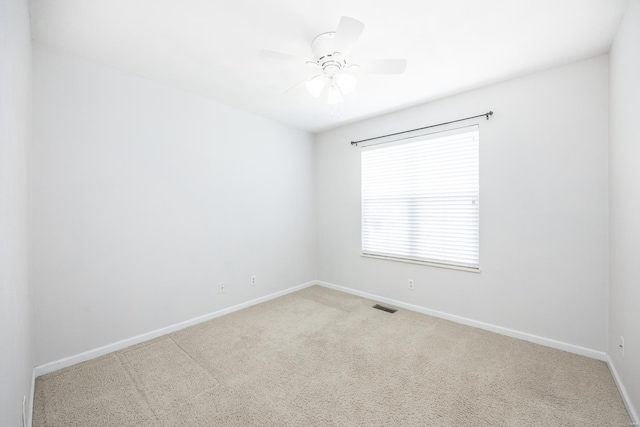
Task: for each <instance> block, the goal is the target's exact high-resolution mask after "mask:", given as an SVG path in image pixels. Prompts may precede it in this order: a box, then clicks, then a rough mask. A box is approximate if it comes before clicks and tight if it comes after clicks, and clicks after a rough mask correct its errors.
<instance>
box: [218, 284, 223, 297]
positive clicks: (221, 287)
mask: <svg viewBox="0 0 640 427" xmlns="http://www.w3.org/2000/svg"><path fill="white" fill-rule="evenodd" d="M218 292H219V293H221V294H224V293H225V290H224V283H220V290H219V291H218Z"/></svg>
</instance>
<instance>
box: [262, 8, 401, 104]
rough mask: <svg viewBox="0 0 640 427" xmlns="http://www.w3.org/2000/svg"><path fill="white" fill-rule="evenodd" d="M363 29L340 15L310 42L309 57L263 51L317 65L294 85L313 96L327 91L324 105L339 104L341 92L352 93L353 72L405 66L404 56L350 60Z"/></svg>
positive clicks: (270, 55) (390, 70)
mask: <svg viewBox="0 0 640 427" xmlns="http://www.w3.org/2000/svg"><path fill="white" fill-rule="evenodd" d="M362 30H364V24H363V23H362V22H360V21H358V20H357V19H354V18H350V17H348V16H343V17H342V18H341V19H340V22H339V23H338V28H337V29H336V31H331V32H328V33H322V34H320V35H318V36H316V38H314V39H313V41H312V42H311V51H312V52H313V58H314V59H312V60H306V59H303V58H300V57H298V56H294V55H289V54H288V53H282V52H278V51H274V50H262V51H261V54H262V55H263V56H265V57H268V58H273V59H277V60H280V61H287V62H290V63H297V64H299V65H304V64H306V65H307V66H310V67H313V68H317V69H318V74H317V75H315V76H313V77H312V78H310V79H309V80H305V81H303V82H301V83H298V84H296V85H295V86H293V87H292V88H290V89H287V90H286V91H285V93H287V92H289V91H291V90H292V89H293V88H295V87H298V86H300V85H302V84H305V85H306V87H307V91H308V92H309V93H310V94H311V95H312V96H314V97H316V98H317V97H320V95H322V94H323V93H326V100H327V104H331V105H334V104H339V103H341V102H342V101H343V95H347V94H349V93H351V92H352V91H353V90H354V89H355V86H356V83H357V79H356V76H355V74H357V73H366V74H402V73H403V72H404V70H405V69H406V68H407V60H406V59H378V60H368V61H357V62H352V61H351V60H350V59H349V58H348V55H349V53H350V52H351V50H352V49H353V47H354V46H355V44H356V42H357V41H358V39H359V38H360V34H362ZM325 89H326V91H325Z"/></svg>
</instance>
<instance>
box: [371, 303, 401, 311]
mask: <svg viewBox="0 0 640 427" xmlns="http://www.w3.org/2000/svg"><path fill="white" fill-rule="evenodd" d="M373 308H375V309H377V310H382V311H386V312H387V313H395V312H396V311H398V310H395V309H393V308H389V307H385V306H384V305H380V304H376V305H374V306H373Z"/></svg>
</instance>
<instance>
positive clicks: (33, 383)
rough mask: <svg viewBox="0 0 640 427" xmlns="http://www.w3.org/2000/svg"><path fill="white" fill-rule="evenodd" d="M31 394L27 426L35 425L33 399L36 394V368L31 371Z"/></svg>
mask: <svg viewBox="0 0 640 427" xmlns="http://www.w3.org/2000/svg"><path fill="white" fill-rule="evenodd" d="M30 393H31V395H30V396H29V407H28V409H29V413H28V414H27V427H31V426H32V425H33V400H34V398H35V394H36V370H35V368H34V369H33V371H31V390H30Z"/></svg>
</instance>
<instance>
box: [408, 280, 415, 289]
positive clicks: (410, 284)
mask: <svg viewBox="0 0 640 427" xmlns="http://www.w3.org/2000/svg"><path fill="white" fill-rule="evenodd" d="M409 289H411V290H414V289H415V286H414V285H413V279H409Z"/></svg>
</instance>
